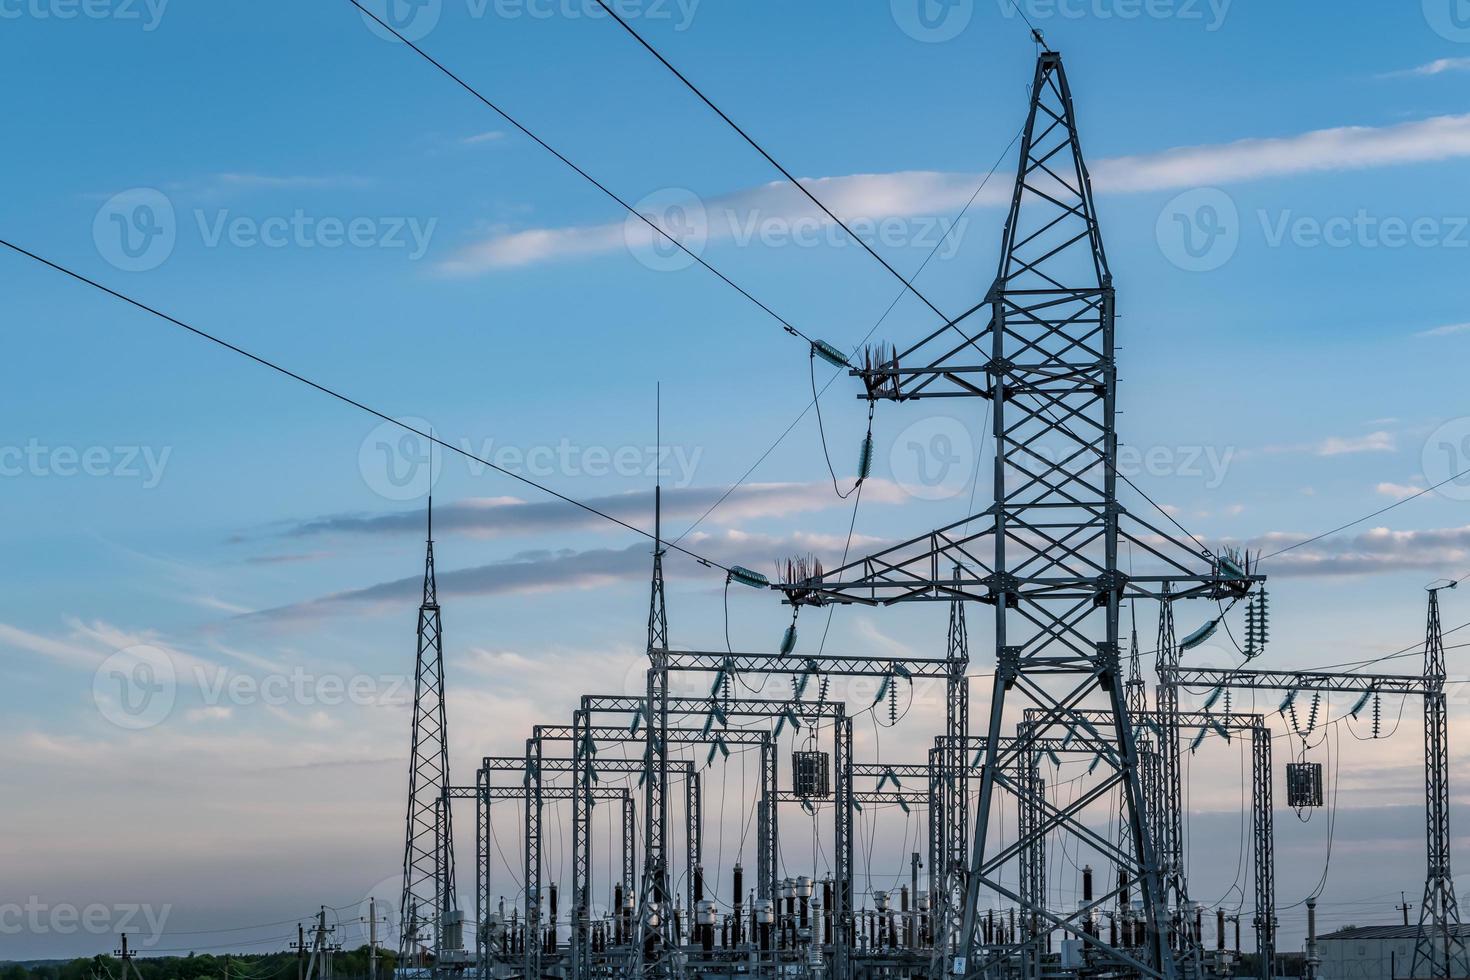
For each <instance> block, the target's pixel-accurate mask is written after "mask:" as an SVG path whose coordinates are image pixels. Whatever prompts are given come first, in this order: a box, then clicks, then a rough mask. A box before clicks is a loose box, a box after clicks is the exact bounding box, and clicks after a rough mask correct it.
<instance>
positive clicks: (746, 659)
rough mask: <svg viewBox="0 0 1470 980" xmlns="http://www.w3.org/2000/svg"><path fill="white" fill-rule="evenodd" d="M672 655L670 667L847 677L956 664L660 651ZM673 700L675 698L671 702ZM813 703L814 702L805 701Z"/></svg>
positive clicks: (925, 673) (930, 672)
mask: <svg viewBox="0 0 1470 980" xmlns="http://www.w3.org/2000/svg"><path fill="white" fill-rule="evenodd" d="M660 652H661V653H663V654H664V655H665V656H667V658H668V663H669V669H670V670H688V671H703V672H706V673H715V672H718V671H721V670H728V669H731V668H733V669H734V670H736V671H739V672H742V673H756V674H804V673H813V674H831V675H834V676H845V677H880V676H884V675H886V674H891V673H894V672H896V669H897V668H902V670H898V671H897V672H899V673H902V671H907V672H908V673H909V674H910V675H911V676H913V677H947V676H949V674H950V673H952V672H953V671H954V669H955V668H954V664H953V663H952V662H951V661H949V660H945V659H932V658H924V657H878V656H838V655H834V654H823V655H822V656H819V657H803V656H801V655H799V654H779V653H727V652H723V651H721V652H707V651H698V650H664V651H660ZM670 703H672V701H671V702H670ZM802 703H803V704H812V703H814V702H802Z"/></svg>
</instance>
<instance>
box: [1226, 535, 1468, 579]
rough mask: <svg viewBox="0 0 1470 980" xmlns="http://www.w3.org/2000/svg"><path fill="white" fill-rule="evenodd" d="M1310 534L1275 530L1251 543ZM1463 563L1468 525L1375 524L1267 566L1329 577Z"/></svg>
mask: <svg viewBox="0 0 1470 980" xmlns="http://www.w3.org/2000/svg"><path fill="white" fill-rule="evenodd" d="M1309 537H1310V536H1309V535H1306V534H1294V533H1290V532H1284V531H1273V532H1271V533H1269V534H1264V535H1261V536H1260V537H1259V538H1256V539H1254V540H1252V541H1251V542H1249V544H1250V546H1251V548H1252V549H1255V548H1263V549H1264V550H1265V551H1266V552H1268V553H1269V552H1272V551H1277V550H1279V549H1281V548H1285V547H1289V546H1291V545H1293V544H1296V543H1297V542H1300V541H1304V540H1307V539H1308V538H1309ZM1465 567H1470V525H1467V526H1465V527H1449V528H1431V529H1427V530H1421V531H1395V530H1392V529H1390V528H1386V527H1375V528H1372V529H1371V530H1368V531H1364V532H1363V533H1361V534H1357V535H1352V536H1342V537H1331V538H1325V539H1323V540H1321V541H1315V542H1313V543H1312V544H1310V545H1306V546H1304V547H1300V548H1297V549H1296V550H1294V551H1289V552H1287V553H1286V554H1284V555H1280V556H1278V557H1276V558H1272V559H1271V560H1270V561H1269V562H1267V565H1266V571H1267V572H1268V573H1269V574H1271V575H1279V576H1307V575H1311V576H1323V575H1327V576H1331V575H1368V574H1374V573H1383V572H1396V571H1406V570H1407V571H1415V570H1423V571H1428V572H1438V573H1440V574H1452V575H1456V576H1458V575H1460V574H1462V573H1463V572H1464V570H1465Z"/></svg>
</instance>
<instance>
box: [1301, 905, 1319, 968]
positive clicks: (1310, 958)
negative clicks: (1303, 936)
mask: <svg viewBox="0 0 1470 980" xmlns="http://www.w3.org/2000/svg"><path fill="white" fill-rule="evenodd" d="M1321 965H1322V957H1321V956H1319V955H1318V954H1317V896H1315V895H1313V896H1312V897H1310V898H1308V899H1307V951H1306V972H1305V973H1304V974H1303V976H1304V977H1305V978H1306V980H1317V970H1318V967H1320V966H1321Z"/></svg>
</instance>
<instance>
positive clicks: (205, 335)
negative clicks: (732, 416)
mask: <svg viewBox="0 0 1470 980" xmlns="http://www.w3.org/2000/svg"><path fill="white" fill-rule="evenodd" d="M0 245H3V246H4V247H6V248H8V249H10V250H11V251H13V252H15V253H17V254H19V255H23V256H25V257H26V258H28V259H31V260H33V261H35V262H39V263H40V264H41V265H44V266H46V267H48V268H50V269H53V270H55V271H57V272H60V273H61V274H62V275H65V276H69V277H70V278H72V279H74V280H76V281H77V282H80V283H82V284H84V285H87V286H91V287H92V288H93V289H96V290H98V291H99V292H103V293H106V294H107V295H109V296H111V297H113V298H114V299H119V300H122V301H123V302H124V303H127V304H128V305H129V306H132V307H134V308H136V309H139V310H142V311H143V312H145V313H149V314H152V315H153V316H155V317H157V318H159V319H160V320H164V321H166V322H168V323H171V324H173V325H174V326H176V327H180V328H182V329H184V330H187V331H188V332H189V333H191V334H193V335H194V336H196V337H199V338H201V339H203V340H207V341H209V342H210V343H212V344H217V345H218V346H220V347H223V348H224V349H225V350H228V351H230V352H231V353H234V354H239V355H240V356H241V357H244V358H246V359H247V360H250V361H254V362H255V363H256V364H259V365H260V366H262V367H265V368H269V369H270V370H272V371H275V372H276V373H277V374H282V375H285V376H286V377H288V378H290V379H291V380H293V381H297V382H300V383H301V384H304V385H306V386H307V387H309V388H314V389H315V390H317V391H319V392H321V393H322V394H324V395H328V396H330V397H332V398H335V399H337V400H338V401H340V402H343V403H344V404H347V405H351V406H352V407H353V408H356V409H358V410H359V411H363V412H366V413H367V414H369V415H372V416H375V417H376V418H379V419H382V420H383V421H384V422H389V423H391V424H393V425H396V426H398V427H399V428H400V429H403V430H404V431H406V432H412V433H413V434H414V435H416V436H419V437H420V438H422V439H427V440H428V441H429V442H430V443H432V444H434V445H436V446H439V447H440V448H441V449H445V450H448V451H449V452H452V453H457V454H458V455H460V456H463V457H464V458H466V459H468V460H472V461H474V462H476V463H479V464H480V465H482V466H488V467H489V468H490V469H492V470H495V471H496V472H497V473H501V474H504V475H505V476H508V477H510V478H511V479H513V480H518V481H520V482H521V483H524V484H526V485H527V486H529V487H534V488H535V489H537V490H540V491H541V492H542V493H545V494H548V495H550V496H552V497H555V498H556V499H557V500H560V501H562V502H563V503H566V504H570V505H572V506H573V507H576V508H578V509H579V510H582V511H585V512H587V513H589V514H592V515H594V516H596V517H600V518H602V519H603V520H605V521H610V522H611V523H613V524H616V525H618V526H619V527H621V528H624V529H625V530H628V531H632V532H633V533H635V534H639V535H642V536H643V537H645V538H648V539H649V540H650V541H652V540H654V536H653V534H652V533H651V532H648V531H645V530H643V529H642V528H640V527H636V526H634V525H632V524H629V523H628V522H627V521H624V520H621V519H619V518H617V517H614V516H612V515H611V514H608V513H606V512H605V511H601V510H598V509H597V508H596V507H593V506H592V505H591V504H587V503H583V502H582V501H580V500H577V499H576V498H575V497H569V496H567V495H566V494H564V493H561V492H560V491H558V490H553V489H552V488H550V487H548V486H546V485H545V484H542V483H537V482H536V481H535V480H532V479H531V478H530V477H526V476H522V475H521V474H519V473H516V472H514V471H512V470H508V469H506V468H505V467H503V466H498V465H496V464H495V463H492V462H490V461H489V460H487V459H483V458H481V457H479V456H476V455H475V454H474V453H472V452H470V451H469V450H466V449H461V448H460V447H459V446H454V445H451V444H449V443H447V442H445V441H444V440H443V439H440V438H439V437H438V436H436V435H434V434H433V433H432V432H424V431H422V430H420V429H416V428H414V427H413V426H411V425H408V424H407V423H404V422H401V421H399V420H398V419H395V418H393V417H391V416H389V415H387V414H386V413H384V412H380V411H379V410H378V409H376V408H373V407H372V406H370V405H367V404H365V403H363V402H360V401H358V400H357V399H355V398H352V397H351V396H349V395H345V394H343V393H342V392H340V391H337V390H336V389H334V388H329V387H327V386H326V385H324V384H321V383H319V382H316V381H313V380H311V379H310V378H308V377H306V376H305V375H302V374H298V373H297V372H295V371H293V370H291V369H290V368H287V367H283V366H282V365H280V364H277V363H276V362H275V361H271V360H267V359H266V358H264V357H261V356H260V355H259V354H254V353H252V352H250V351H248V350H246V349H245V348H243V347H239V346H237V345H235V344H232V343H230V342H229V341H228V340H224V339H223V338H221V337H217V336H215V335H214V334H212V333H209V332H208V331H205V330H202V329H200V328H199V327H196V326H193V325H191V324H188V323H185V322H184V321H183V320H180V319H178V318H177V317H174V316H170V315H169V314H167V313H164V312H163V311H162V310H159V309H157V308H155V307H152V306H149V305H148V304H147V303H144V302H142V301H141V300H137V299H134V298H133V297H131V296H128V295H127V294H125V293H120V292H118V291H117V290H115V289H112V288H111V287H109V286H104V285H103V284H102V283H100V282H98V281H97V280H95V279H90V278H88V277H87V276H84V275H82V274H81V273H80V272H75V271H73V270H71V269H68V268H67V267H66V266H63V265H59V264H57V263H55V262H52V261H51V260H50V259H47V258H44V257H42V256H40V255H37V254H36V253H35V252H32V251H29V250H27V249H24V248H22V247H20V246H19V245H16V244H14V243H13V242H10V241H7V240H5V239H3V238H0ZM666 547H669V548H673V549H674V550H675V551H678V552H681V553H683V554H685V555H688V556H689V557H690V558H693V559H694V560H695V561H697V562H699V563H700V564H701V565H704V566H706V567H710V568H718V569H720V570H722V571H725V572H728V571H729V568H727V567H726V566H725V565H722V564H720V563H719V562H717V561H715V560H714V559H712V558H706V557H704V556H703V555H700V554H696V553H695V552H693V551H690V550H689V549H687V548H681V547H679V545H678V544H677V543H675V544H669V545H666Z"/></svg>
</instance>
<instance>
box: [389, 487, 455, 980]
mask: <svg viewBox="0 0 1470 980" xmlns="http://www.w3.org/2000/svg"><path fill="white" fill-rule="evenodd" d="M441 628H442V622H441V620H440V612H439V593H438V586H437V583H436V581H435V576H434V502H433V500H432V499H430V501H429V512H428V534H427V537H426V545H425V549H424V589H423V600H422V602H421V603H420V605H419V616H418V645H417V646H418V650H417V654H416V657H415V662H414V691H413V736H412V739H413V740H412V747H411V749H410V753H409V766H408V817H407V820H406V826H405V832H404V840H403V892H402V899H401V903H400V905H399V909H398V911H399V916H400V932H399V952H400V958H399V962H401V963H406V964H410V965H412V966H416V967H422V966H424V953H425V952H426V951H432V952H433V953H434V954H435V955H436V957H437V954H438V953H439V952H440V945H441V938H442V924H443V921H444V916H445V915H446V914H447V913H448V912H450V911H453V910H455V909H456V907H457V904H456V903H457V898H456V896H455V887H454V834H453V824H452V822H451V817H450V814H449V812H448V809H447V808H446V807H443V806H441V801H442V799H443V797H444V791H445V788H446V787H447V786H448V785H449V741H448V729H447V726H446V721H445V714H444V645H443V637H442V633H441ZM426 910H429V911H426ZM425 939H427V940H428V942H425Z"/></svg>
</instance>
